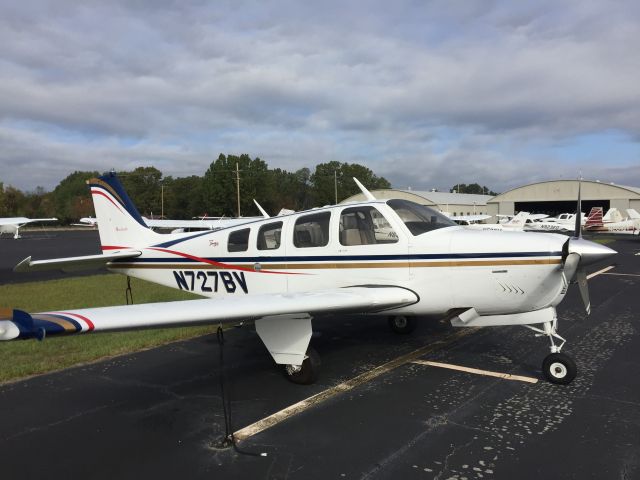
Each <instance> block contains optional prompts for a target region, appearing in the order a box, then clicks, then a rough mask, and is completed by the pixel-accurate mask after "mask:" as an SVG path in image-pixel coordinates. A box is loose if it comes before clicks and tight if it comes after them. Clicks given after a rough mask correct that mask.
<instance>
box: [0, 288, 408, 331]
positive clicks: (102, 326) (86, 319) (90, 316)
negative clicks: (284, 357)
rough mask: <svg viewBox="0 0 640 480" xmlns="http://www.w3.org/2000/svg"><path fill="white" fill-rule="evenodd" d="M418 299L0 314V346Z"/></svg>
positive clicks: (395, 296) (376, 296)
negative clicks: (21, 340)
mask: <svg viewBox="0 0 640 480" xmlns="http://www.w3.org/2000/svg"><path fill="white" fill-rule="evenodd" d="M417 301H418V296H417V295H416V294H415V293H414V292H413V291H411V290H408V289H405V288H401V287H393V286H357V287H346V288H334V289H327V290H318V291H314V292H298V293H281V294H260V295H246V296H243V297H237V296H233V297H223V298H215V299H212V298H207V299H203V300H182V301H176V302H163V303H147V304H140V305H121V306H115V307H101V308H85V309H79V310H64V311H56V312H43V313H35V314H28V313H26V312H23V311H21V310H13V311H11V310H4V311H0V340H12V339H14V338H38V339H42V338H44V337H45V336H46V335H60V334H74V333H85V332H91V331H110V330H131V329H142V328H156V327H170V326H186V325H198V324H214V323H218V322H235V321H240V320H248V319H257V318H261V317H267V316H275V315H287V314H299V313H307V314H314V313H338V312H353V313H371V312H379V311H383V310H387V309H390V308H395V307H401V306H404V305H411V304H413V303H415V302H417Z"/></svg>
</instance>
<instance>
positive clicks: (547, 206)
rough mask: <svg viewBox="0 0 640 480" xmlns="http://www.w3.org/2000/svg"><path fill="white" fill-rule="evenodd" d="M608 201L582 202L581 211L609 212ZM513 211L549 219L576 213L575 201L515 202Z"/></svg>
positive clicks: (585, 212) (587, 213)
mask: <svg viewBox="0 0 640 480" xmlns="http://www.w3.org/2000/svg"><path fill="white" fill-rule="evenodd" d="M609 203H610V202H609V200H582V211H583V212H584V214H585V215H589V211H590V210H591V209H592V208H593V207H602V209H603V212H604V213H607V210H609ZM514 207H515V211H516V213H517V212H529V213H545V214H547V215H549V216H550V217H555V216H556V215H559V214H561V213H574V212H575V211H576V202H575V201H546V202H515V205H514Z"/></svg>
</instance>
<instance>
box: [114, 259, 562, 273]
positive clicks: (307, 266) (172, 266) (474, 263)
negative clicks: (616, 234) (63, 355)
mask: <svg viewBox="0 0 640 480" xmlns="http://www.w3.org/2000/svg"><path fill="white" fill-rule="evenodd" d="M256 263H258V264H259V265H260V270H267V271H273V270H333V269H358V268H433V267H498V266H500V267H503V266H508V265H559V264H560V263H561V260H560V259H559V258H545V259H537V260H447V261H438V262H388V263H382V262H337V263H336V262H323V263H293V264H286V263H274V264H271V263H260V262H256ZM253 265H254V264H247V263H244V264H228V267H227V268H225V267H222V266H218V265H210V264H207V263H196V264H192V263H189V264H184V263H165V264H157V263H156V264H150V265H145V264H142V263H139V262H135V263H120V262H119V263H112V264H110V265H109V268H112V269H156V270H158V269H160V270H233V269H240V268H241V269H251V268H253ZM260 270H256V271H260Z"/></svg>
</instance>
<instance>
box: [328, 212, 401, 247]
mask: <svg viewBox="0 0 640 480" xmlns="http://www.w3.org/2000/svg"><path fill="white" fill-rule="evenodd" d="M339 228H340V232H339V235H338V237H339V238H340V244H342V245H345V246H351V245H375V244H378V243H396V242H397V241H398V235H397V234H396V232H395V231H394V230H393V227H391V225H390V224H389V222H387V219H386V218H384V216H383V215H382V214H381V213H380V212H379V211H378V210H376V209H375V208H374V207H371V206H362V207H351V208H345V209H344V210H343V211H342V214H341V215H340V227H339Z"/></svg>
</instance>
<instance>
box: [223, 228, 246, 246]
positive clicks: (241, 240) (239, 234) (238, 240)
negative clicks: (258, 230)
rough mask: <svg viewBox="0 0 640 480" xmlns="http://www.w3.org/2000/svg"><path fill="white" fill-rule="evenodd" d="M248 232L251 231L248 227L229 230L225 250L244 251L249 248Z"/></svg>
mask: <svg viewBox="0 0 640 480" xmlns="http://www.w3.org/2000/svg"><path fill="white" fill-rule="evenodd" d="M249 232H251V229H250V228H243V229H242V230H236V231H235V232H231V233H230V234H229V239H228V240H227V250H228V251H229V252H246V251H247V249H248V248H249Z"/></svg>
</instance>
